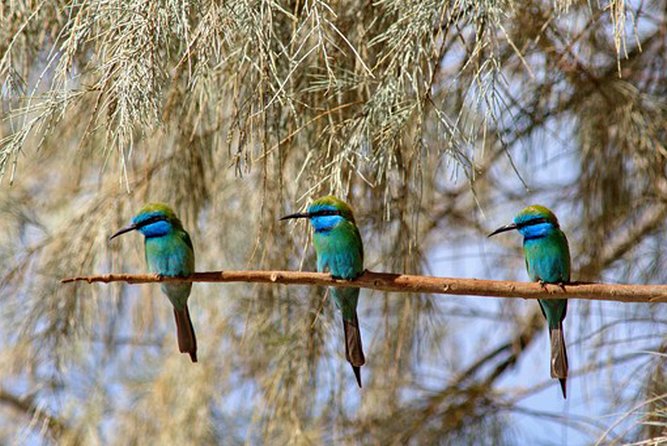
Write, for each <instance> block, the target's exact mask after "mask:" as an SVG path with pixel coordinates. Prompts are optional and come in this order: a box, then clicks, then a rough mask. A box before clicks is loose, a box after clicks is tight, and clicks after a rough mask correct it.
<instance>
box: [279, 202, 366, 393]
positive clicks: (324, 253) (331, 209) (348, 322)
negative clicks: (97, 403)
mask: <svg viewBox="0 0 667 446" xmlns="http://www.w3.org/2000/svg"><path fill="white" fill-rule="evenodd" d="M290 218H307V219H308V220H310V224H311V225H312V226H313V229H314V230H315V234H314V236H313V244H314V245H315V252H316V253H317V270H318V271H320V272H324V271H327V270H328V271H329V272H330V273H331V276H332V277H334V278H337V279H345V280H352V279H355V278H357V277H358V276H360V275H361V274H362V273H363V272H364V247H363V244H362V242H361V235H359V229H357V225H356V224H355V222H354V216H353V214H352V208H350V206H349V205H348V204H347V203H345V202H344V201H342V200H339V199H338V198H336V197H333V196H330V195H329V196H326V197H322V198H320V199H318V200H315V201H314V202H313V203H312V204H311V205H310V206H309V207H308V212H306V213H301V214H291V215H286V216H285V217H283V218H281V220H286V219H290ZM329 292H330V293H331V295H332V296H333V298H334V301H335V302H336V306H337V307H338V308H339V309H340V310H341V312H342V313H343V330H344V331H345V357H346V359H347V361H348V362H349V363H350V365H351V366H352V370H353V371H354V375H355V377H356V378H357V384H359V387H361V370H360V367H361V366H362V365H364V364H365V363H366V359H365V358H364V351H363V348H362V345H361V332H360V331H359V320H358V319H357V302H358V301H359V288H338V287H329Z"/></svg>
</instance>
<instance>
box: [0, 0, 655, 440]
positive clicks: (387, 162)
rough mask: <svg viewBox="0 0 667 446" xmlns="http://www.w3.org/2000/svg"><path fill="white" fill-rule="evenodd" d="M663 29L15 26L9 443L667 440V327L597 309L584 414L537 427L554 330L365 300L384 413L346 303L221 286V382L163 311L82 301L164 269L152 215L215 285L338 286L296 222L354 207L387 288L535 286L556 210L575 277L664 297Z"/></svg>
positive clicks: (6, 297) (194, 302) (537, 3)
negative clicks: (356, 361) (541, 214)
mask: <svg viewBox="0 0 667 446" xmlns="http://www.w3.org/2000/svg"><path fill="white" fill-rule="evenodd" d="M665 11H667V4H666V3H665V0H652V1H648V2H640V3H632V4H630V3H625V2H624V0H609V1H604V2H602V3H598V2H574V1H571V0H556V1H542V0H531V1H528V2H515V1H513V0H508V1H502V0H483V1H470V0H451V1H447V0H445V1H432V0H424V1H406V0H377V1H363V0H339V1H336V0H332V1H320V0H312V1H311V0H273V1H268V0H254V1H251V0H235V1H227V2H220V1H212V0H199V1H194V0H192V1H187V0H163V1H159V2H158V1H153V0H79V1H64V0H52V1H4V2H0V187H1V188H2V191H3V193H2V194H0V258H2V259H3V261H2V263H1V264H0V296H2V306H1V307H0V320H1V322H0V357H2V361H0V376H1V377H2V380H1V381H0V443H3V444H4V443H12V442H14V443H22V442H24V441H26V440H34V441H43V442H54V443H58V444H98V443H104V444H107V443H109V444H176V443H192V444H237V443H238V444H241V443H250V444H260V443H270V444H288V443H289V444H322V443H357V442H358V443H362V444H367V443H378V444H391V443H394V444H404V443H413V444H433V443H442V444H516V443H518V444H521V443H523V444H527V443H534V442H533V441H531V440H530V439H534V438H535V437H534V436H535V435H538V434H539V432H536V431H530V430H528V429H527V428H524V424H523V423H522V422H521V421H522V419H524V418H526V419H527V418H530V419H537V420H538V421H540V422H544V423H557V424H559V423H562V425H563V426H567V428H568V429H570V431H568V432H570V433H569V435H575V434H576V435H581V436H583V438H585V439H586V440H587V441H589V442H595V441H596V440H598V439H599V440H600V441H601V442H603V443H604V442H608V441H609V442H611V441H616V442H618V443H624V442H632V441H635V442H643V441H645V440H647V439H648V438H660V436H661V435H662V436H663V437H664V426H665V423H664V419H665V416H664V414H665V410H666V409H665V404H664V402H665V398H664V392H665V388H664V387H665V386H664V382H663V381H664V379H661V378H660V377H664V373H665V370H664V368H665V366H664V352H665V345H667V338H666V337H665V335H664V333H665V330H664V328H665V324H666V323H667V321H665V318H663V317H661V310H662V307H660V306H649V305H626V306H610V305H605V304H601V303H588V302H586V303H584V302H577V303H576V304H572V305H570V310H569V314H568V319H567V320H566V323H567V324H568V334H569V336H570V337H569V338H568V340H567V341H568V348H569V351H571V356H572V358H570V361H571V362H572V364H571V366H572V370H571V371H572V375H573V377H576V378H574V379H573V384H572V385H573V386H575V387H576V388H577V389H591V391H590V392H584V391H582V392H580V393H581V394H583V396H582V397H581V398H582V403H581V404H583V405H584V406H585V407H587V408H590V409H589V410H588V411H587V412H584V413H585V414H587V415H590V416H584V415H581V414H580V413H579V412H577V413H571V414H570V415H567V414H565V415H563V414H561V412H560V407H561V406H560V405H558V406H557V405H555V404H556V403H554V406H550V407H545V408H542V409H541V410H539V411H538V410H533V409H532V408H530V407H527V406H526V405H524V401H526V400H527V399H529V397H531V396H533V395H535V394H536V393H537V392H540V391H542V390H544V388H545V386H547V385H548V383H550V380H549V377H548V373H547V369H546V368H536V371H535V373H534V375H535V376H543V380H540V379H536V380H535V381H531V382H530V383H528V384H527V383H525V382H521V381H517V380H516V377H517V376H518V375H517V374H518V373H519V371H520V370H531V367H533V365H534V364H533V363H537V362H539V363H540V364H543V363H544V361H533V362H531V361H530V360H527V361H522V359H523V358H530V357H531V356H530V355H532V354H533V353H532V352H534V351H537V350H540V351H542V350H544V351H546V345H541V347H544V348H540V349H529V348H528V347H530V346H531V345H532V344H534V343H543V341H544V339H543V338H542V337H539V336H540V335H541V334H542V333H544V327H543V321H542V319H541V318H542V316H541V315H540V314H539V310H538V309H537V306H536V305H523V304H522V303H518V302H500V303H499V304H498V305H496V304H493V305H490V306H487V307H484V308H482V307H480V306H479V305H473V304H472V303H471V302H472V301H467V300H465V299H459V300H451V301H446V302H445V301H443V300H441V299H439V298H432V297H429V296H411V297H409V298H406V297H405V296H400V297H399V296H394V295H392V294H384V295H379V294H378V293H375V294H370V293H369V294H365V293H362V295H361V301H360V308H359V314H360V320H364V321H367V322H364V324H367V325H365V326H362V331H363V332H364V333H365V334H364V346H365V348H366V350H367V356H368V366H367V367H365V370H364V372H365V373H366V376H368V378H365V382H364V386H365V387H364V390H363V392H359V391H358V390H357V389H356V388H355V385H354V383H353V382H352V381H350V379H349V378H350V377H349V370H347V365H346V364H345V362H344V360H343V359H342V358H343V356H342V351H341V349H340V345H339V343H338V342H333V341H332V340H339V339H340V337H341V334H340V333H338V332H337V330H340V327H339V325H340V324H339V323H338V319H337V318H336V316H337V315H336V314H335V313H334V309H333V305H332V304H331V302H328V301H325V300H323V298H322V294H323V290H320V289H315V288H313V289H310V288H306V287H283V286H274V287H270V286H259V285H258V286H240V285H224V286H222V285H212V284H209V285H203V284H197V285H195V286H194V288H193V293H192V296H191V299H190V302H191V304H190V305H191V309H190V311H191V314H192V318H193V320H194V323H195V325H196V326H197V334H198V341H199V351H200V363H199V364H198V365H197V366H194V367H193V365H192V364H191V363H190V362H189V360H188V361H186V360H185V359H184V358H183V357H181V355H179V354H178V353H177V351H176V350H175V346H174V342H173V329H174V327H173V321H172V315H171V309H170V307H169V305H168V303H167V302H166V301H164V299H163V296H161V294H160V292H159V290H158V287H157V286H137V287H121V286H119V285H113V286H90V285H87V284H77V285H71V286H69V285H68V286H62V285H60V284H59V283H58V281H59V279H60V278H62V277H65V276H71V275H76V274H88V273H93V272H109V271H118V272H121V271H124V272H143V271H145V270H146V267H145V265H144V260H143V253H142V243H141V240H140V239H139V237H133V236H127V237H126V238H125V239H123V240H119V241H118V243H113V244H108V243H107V237H108V236H109V235H110V234H111V233H113V232H114V231H115V230H116V229H118V228H120V227H121V226H123V225H125V224H126V223H127V222H128V220H129V218H130V216H132V215H134V213H136V211H137V210H138V209H139V208H140V207H141V205H143V204H144V203H146V202H149V201H164V202H167V203H169V204H170V205H171V206H173V207H174V209H175V210H176V211H177V213H178V214H179V216H181V217H182V220H183V222H184V225H185V227H186V228H187V229H188V231H189V232H190V233H191V235H192V238H193V242H194V248H195V251H196V253H197V270H199V271H202V270H214V269H221V268H222V269H244V268H248V269H267V270H271V269H298V268H303V269H309V270H314V269H315V256H314V252H313V249H312V246H310V244H309V242H310V240H309V237H310V236H309V231H308V230H307V228H306V227H305V226H304V225H301V224H298V225H296V226H294V225H286V224H283V223H279V222H278V218H279V217H280V216H281V215H284V214H285V213H286V212H287V211H290V212H292V211H295V210H296V208H299V207H301V208H304V207H305V206H306V205H307V203H308V202H309V201H310V200H311V199H312V198H313V197H317V196H321V195H325V194H329V193H332V194H335V195H338V196H340V197H341V198H345V199H346V201H348V202H350V203H351V204H352V205H353V207H354V210H355V216H356V219H357V223H358V224H359V227H360V231H361V234H362V237H363V240H364V247H365V265H366V266H367V267H368V268H370V269H373V270H385V271H394V272H407V273H428V272H433V271H434V270H436V272H438V273H441V274H448V275H456V274H463V273H465V274H467V275H486V276H488V277H493V278H507V279H520V280H525V279H526V277H525V276H524V275H523V265H522V264H521V257H520V242H519V241H518V240H515V239H512V238H510V237H508V238H507V240H505V241H498V242H496V243H506V245H504V247H503V248H502V249H501V248H500V247H499V245H497V244H495V243H494V244H493V245H492V244H490V243H486V242H484V241H483V239H484V236H485V235H486V234H487V233H488V231H489V230H490V229H491V228H493V227H495V226H497V225H498V224H499V223H501V222H505V221H506V220H508V218H509V217H510V216H511V215H513V214H515V213H516V212H517V211H518V210H519V209H521V208H523V207H524V206H525V205H528V204H533V203H534V202H541V203H544V204H545V205H548V206H550V207H557V209H556V211H557V213H558V215H559V216H563V217H561V219H562V220H563V222H562V223H563V227H564V230H565V231H566V232H567V234H568V237H569V239H570V243H571V248H572V253H573V261H574V264H573V278H574V279H578V280H602V279H608V280H613V281H619V282H621V281H636V282H642V283H651V282H655V283H665V281H666V280H667V273H666V272H665V271H667V267H666V266H667V264H666V263H665V262H666V260H665V256H664V254H663V253H664V252H666V250H665V248H667V247H666V246H665V238H664V233H665V229H667V226H666V223H665V222H666V221H667V204H666V203H667V180H666V179H665V158H666V157H667V147H666V145H667V106H666V105H665V104H666V103H665V97H667V74H666V73H667V69H666V67H667V60H666V59H665V58H666V57H667V56H666V55H667V51H665V35H664V29H665V26H667V16H666V13H665ZM483 243H484V244H483ZM492 247H493V248H492ZM480 252H482V256H481V258H477V257H476V258H474V259H472V261H471V259H470V258H468V257H466V255H469V254H470V253H473V255H478V254H479V253H480ZM444 254H446V256H448V257H449V258H450V260H446V261H445V262H444V263H442V262H441V263H437V259H438V258H440V257H443V255H444ZM451 259H454V260H455V261H452V260H451ZM471 263H472V264H474V265H472V266H471ZM533 303H534V302H533ZM471 327H480V328H479V329H478V330H473V329H471ZM464 341H465V342H464ZM638 351H643V352H653V353H645V354H644V353H641V354H640V353H637V352H638ZM628 368H631V369H632V370H634V371H636V373H632V374H630V376H631V380H630V379H629V378H628V374H627V373H628V372H623V371H624V370H628ZM366 369H367V370H366ZM521 376H524V375H521ZM601 383H604V385H603V384H601ZM619 389H624V391H623V392H620V391H619ZM550 390H553V389H550ZM572 393H575V392H572ZM660 395H663V397H662V398H661V397H660ZM549 396H550V397H553V400H555V401H556V402H558V404H560V402H559V400H558V399H557V394H556V393H555V390H554V393H553V394H549ZM587 405H589V406H587ZM624 411H627V413H625V415H619V414H623V413H624ZM604 414H614V415H615V416H618V421H616V419H615V418H614V419H610V418H605V417H603V416H602V415H604ZM598 415H599V416H598ZM533 424H537V423H533ZM551 427H552V428H553V426H551ZM556 429H557V430H558V429H560V426H557V427H556ZM558 431H559V432H560V430H558ZM540 438H542V439H544V438H545V437H540ZM526 439H529V440H526ZM550 439H551V438H550ZM637 444H644V443H637ZM646 444H648V443H646Z"/></svg>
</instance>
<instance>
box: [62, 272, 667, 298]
mask: <svg viewBox="0 0 667 446" xmlns="http://www.w3.org/2000/svg"><path fill="white" fill-rule="evenodd" d="M77 281H85V282H88V283H93V282H103V283H109V282H127V283H129V284H137V283H151V282H216V283H217V282H223V283H226V282H249V283H279V284H284V285H319V286H337V287H346V288H349V287H355V288H369V289H372V290H378V291H391V292H398V293H428V294H451V295H458V296H462V295H473V296H484V297H514V298H516V297H521V298H524V299H587V300H607V301H616V302H667V285H625V284H605V283H572V284H567V285H563V286H560V285H544V286H543V285H540V284H539V283H531V282H511V281H501V280H480V279H459V278H449V277H432V276H415V275H408V274H390V273H376V272H372V271H366V272H364V274H362V275H361V276H359V277H358V278H357V279H355V280H352V281H347V280H341V279H334V278H332V277H331V276H330V275H329V274H326V273H312V272H301V271H208V272H201V273H194V274H192V275H191V276H189V277H164V276H159V275H156V274H104V275H97V276H80V277H70V278H66V279H62V280H61V282H62V283H70V282H77Z"/></svg>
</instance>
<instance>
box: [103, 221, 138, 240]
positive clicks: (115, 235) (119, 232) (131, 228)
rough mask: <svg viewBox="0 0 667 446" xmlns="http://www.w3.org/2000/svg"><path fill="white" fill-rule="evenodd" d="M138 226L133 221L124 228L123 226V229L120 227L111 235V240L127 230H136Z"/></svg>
mask: <svg viewBox="0 0 667 446" xmlns="http://www.w3.org/2000/svg"><path fill="white" fill-rule="evenodd" d="M138 228H139V227H138V226H137V225H136V224H134V223H132V224H131V225H128V226H125V227H124V228H122V229H120V230H119V231H118V232H116V233H115V234H114V235H112V236H111V237H109V240H111V239H112V238H116V237H118V236H119V235H123V234H125V233H126V232H130V231H134V230H136V229H138Z"/></svg>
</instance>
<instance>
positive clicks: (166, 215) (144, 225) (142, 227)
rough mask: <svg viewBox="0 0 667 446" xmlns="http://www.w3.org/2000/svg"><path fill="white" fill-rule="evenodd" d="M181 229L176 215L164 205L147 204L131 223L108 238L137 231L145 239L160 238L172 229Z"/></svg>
mask: <svg viewBox="0 0 667 446" xmlns="http://www.w3.org/2000/svg"><path fill="white" fill-rule="evenodd" d="M175 228H176V229H178V228H182V225H181V221H180V220H179V219H178V217H177V216H176V213H175V212H174V211H173V210H172V209H171V208H170V207H169V206H167V205H166V204H164V203H149V204H147V205H145V206H144V207H142V208H141V209H140V210H139V212H138V213H137V215H135V216H134V217H132V223H130V224H129V225H128V226H125V227H124V228H122V229H120V230H119V231H118V232H116V233H115V234H114V235H112V236H111V237H109V240H111V239H112V238H114V237H118V236H119V235H121V234H125V233H126V232H130V231H135V230H136V231H139V232H141V233H142V234H143V235H144V236H145V237H160V236H163V235H166V234H168V233H169V232H171V231H172V230H174V229H175Z"/></svg>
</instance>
